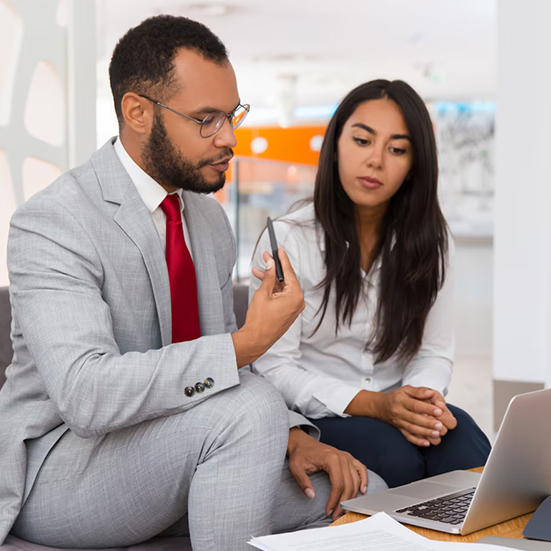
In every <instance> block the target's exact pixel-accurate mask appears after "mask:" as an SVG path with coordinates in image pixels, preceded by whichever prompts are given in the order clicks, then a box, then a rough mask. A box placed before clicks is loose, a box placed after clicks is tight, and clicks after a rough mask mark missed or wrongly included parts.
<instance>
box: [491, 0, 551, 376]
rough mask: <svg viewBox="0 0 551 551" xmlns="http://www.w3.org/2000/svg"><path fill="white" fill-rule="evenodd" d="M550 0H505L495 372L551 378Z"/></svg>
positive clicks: (499, 108)
mask: <svg viewBox="0 0 551 551" xmlns="http://www.w3.org/2000/svg"><path fill="white" fill-rule="evenodd" d="M550 219H551V2H548V1H542V0H523V1H522V2H519V1H518V0H499V2H498V92H497V119H496V212H495V237H494V254H495V258H494V273H495V279H494V368H493V375H494V379H501V380H509V381H527V382H545V383H546V384H548V381H549V378H550V356H551V355H550V345H551V338H550V325H551V324H550V312H551V299H550V292H549V290H550V288H551V271H550V260H551V239H550V236H551V227H550Z"/></svg>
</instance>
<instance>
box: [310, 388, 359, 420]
mask: <svg viewBox="0 0 551 551" xmlns="http://www.w3.org/2000/svg"><path fill="white" fill-rule="evenodd" d="M360 390H361V389H360V388H355V387H351V386H339V387H338V388H335V387H332V388H328V389H327V390H323V391H317V392H315V393H314V394H313V396H314V398H315V399H316V400H318V401H319V402H321V403H322V404H324V405H325V407H326V408H327V409H329V410H330V411H331V412H333V413H334V414H335V415H337V416H339V417H349V415H348V414H347V413H344V410H345V409H346V408H347V407H348V404H350V402H351V401H352V400H353V399H354V398H355V396H356V394H358V392H360Z"/></svg>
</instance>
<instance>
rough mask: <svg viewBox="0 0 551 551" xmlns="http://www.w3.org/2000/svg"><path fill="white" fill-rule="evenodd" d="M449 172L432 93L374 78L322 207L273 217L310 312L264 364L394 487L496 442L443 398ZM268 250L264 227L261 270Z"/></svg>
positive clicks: (447, 358) (335, 140)
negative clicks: (441, 189)
mask: <svg viewBox="0 0 551 551" xmlns="http://www.w3.org/2000/svg"><path fill="white" fill-rule="evenodd" d="M437 182H438V162H437V154H436V144H435V139H434V131H433V128H432V123H431V120H430V116H429V113H428V111H427V109H426V107H425V105H424V103H423V101H422V100H421V98H420V97H419V95H418V94H417V93H416V92H415V91H414V90H413V89H412V88H411V87H410V86H409V85H408V84H406V83H405V82H402V81H398V80H396V81H392V82H391V81H387V80H375V81H372V82H368V83H366V84H362V85H361V86H358V87H357V88H355V89H354V90H352V91H351V92H350V93H349V94H348V95H347V96H346V97H345V98H344V100H343V101H342V103H341V104H340V105H339V107H338V109H337V111H336V112H335V114H334V116H333V118H332V119H331V121H330V123H329V126H328V128H327V132H326V135H325V138H324V142H323V147H322V150H321V155H320V162H319V170H318V173H317V177H316V185H315V191H314V200H313V203H312V202H311V203H310V204H307V205H306V206H302V207H301V208H300V209H298V210H295V211H294V212H292V213H290V214H288V215H286V216H284V217H282V218H280V219H279V220H277V221H276V222H275V224H274V225H275V231H276V234H277V237H278V239H279V244H280V245H281V246H282V247H283V248H284V249H285V250H286V252H287V254H288V255H289V258H290V259H291V262H292V264H293V267H294V269H295V271H296V274H297V276H298V278H299V281H300V284H301V287H302V289H303V292H304V297H305V303H306V308H305V310H304V312H303V313H302V314H301V316H300V317H299V318H298V319H297V321H296V322H295V323H294V324H293V326H292V327H291V328H290V329H289V331H288V332H287V333H286V334H285V335H284V337H282V338H281V339H280V341H278V342H277V343H276V344H275V345H274V346H273V347H272V348H271V349H270V350H269V351H268V352H267V353H266V354H265V355H264V356H263V357H261V358H260V359H259V360H258V361H257V362H256V363H255V366H254V369H255V371H256V372H257V373H259V374H261V375H263V376H264V377H266V378H267V379H269V380H270V381H272V383H273V384H274V385H275V386H276V387H277V388H278V389H279V390H280V392H281V394H282V395H283V397H284V398H285V401H286V402H287V405H288V406H289V407H291V408H293V409H295V410H297V411H300V412H301V413H303V414H304V415H306V416H307V417H309V418H310V419H311V420H312V421H313V422H314V423H315V424H316V425H317V426H318V427H319V428H320V429H321V439H322V441H323V442H326V443H327V444H331V445H332V446H335V447H337V448H340V449H343V450H346V451H348V452H350V453H351V454H352V455H354V456H355V457H356V458H357V459H359V460H360V461H362V462H363V463H365V465H367V467H368V468H370V469H371V470H373V471H375V472H377V473H378V474H380V475H381V476H382V477H383V478H384V479H385V481H386V482H387V483H388V484H389V486H391V487H393V486H397V485H400V484H405V483H408V482H411V481H413V480H417V479H420V478H423V477H426V476H432V475H435V474H440V473H443V472H447V471H450V470H453V469H467V468H471V467H478V466H481V465H483V464H484V463H485V461H486V458H487V456H488V453H489V451H490V444H489V442H488V439H487V438H486V437H485V435H484V434H483V433H482V431H481V430H480V429H479V427H478V426H477V425H476V423H475V422H474V421H473V419H472V418H471V417H470V416H469V415H468V414H467V413H465V412H464V411H462V410H461V409H459V408H457V407H454V406H452V405H450V404H446V401H445V399H444V395H445V393H446V392H447V387H448V385H449V382H450V379H451V372H452V366H453V348H454V337H453V328H452V294H453V241H452V239H451V237H450V235H449V233H448V228H447V225H446V222H445V220H444V217H443V216H442V212H441V210H440V206H439V204H438V194H437ZM265 250H270V247H269V242H268V236H267V235H266V232H265V233H264V234H263V235H262V236H261V239H260V242H259V246H258V247H257V250H256V252H255V256H254V258H253V273H254V274H255V275H257V277H261V275H262V272H261V268H262V266H263V261H262V252H263V251H265ZM252 280H253V281H252V283H251V292H254V291H255V290H256V287H257V286H258V284H259V283H258V280H257V278H252Z"/></svg>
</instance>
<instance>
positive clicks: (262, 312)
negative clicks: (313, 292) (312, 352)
mask: <svg viewBox="0 0 551 551" xmlns="http://www.w3.org/2000/svg"><path fill="white" fill-rule="evenodd" d="M278 254H279V259H280V261H281V267H282V268H283V275H284V277H285V281H284V282H283V283H279V282H278V281H277V279H276V273H275V265H274V260H273V258H272V257H271V256H270V255H269V254H268V253H267V252H265V253H264V255H263V257H264V261H265V262H266V271H265V272H262V271H261V270H257V269H255V270H254V273H255V275H256V276H257V277H258V278H259V279H262V284H261V285H260V287H259V288H258V289H257V291H256V293H255V294H254V296H253V299H252V301H251V303H250V304H249V309H248V310H247V318H246V319H245V325H243V327H242V328H241V329H240V330H239V331H237V332H236V333H233V334H232V339H233V345H234V347H235V356H236V358H237V366H238V367H243V366H244V365H248V364H250V363H252V362H254V361H255V360H256V359H257V358H259V357H260V356H262V354H264V352H266V350H268V349H269V348H270V347H271V346H272V345H273V344H274V343H275V342H276V341H277V340H278V339H279V338H280V337H282V336H283V335H284V334H285V332H286V331H287V329H289V327H290V326H291V325H292V323H293V322H294V321H295V320H296V319H297V317H298V315H299V314H300V313H301V312H302V310H304V296H303V294H302V290H301V288H300V285H299V284H298V280H297V276H296V275H295V272H294V270H293V267H292V266H291V263H290V262H289V257H288V256H287V253H286V252H285V251H284V250H283V249H282V248H280V249H279V250H278Z"/></svg>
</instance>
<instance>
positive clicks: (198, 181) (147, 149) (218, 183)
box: [142, 113, 233, 193]
mask: <svg viewBox="0 0 551 551" xmlns="http://www.w3.org/2000/svg"><path fill="white" fill-rule="evenodd" d="M231 157H233V151H232V150H231V149H229V148H227V149H226V150H225V151H223V153H222V154H221V155H219V156H218V157H217V158H210V159H204V160H203V161H199V162H198V163H194V162H192V161H190V160H189V159H186V158H185V157H184V156H183V155H182V154H181V153H179V152H178V151H177V150H176V148H175V147H174V146H173V145H172V142H171V141H170V138H169V137H168V135H167V132H166V128H165V125H164V123H163V119H162V117H161V116H160V115H159V114H157V113H155V115H154V118H153V126H152V128H151V134H150V136H149V140H148V141H147V143H146V144H145V145H144V147H143V150H142V160H143V162H144V165H145V169H146V172H147V173H148V174H149V175H150V176H151V177H152V178H153V179H154V180H155V181H156V182H158V183H159V184H164V185H169V186H173V187H177V188H181V189H185V190H187V191H194V192H196V193H214V192H216V191H218V190H220V189H222V188H223V187H224V184H225V182H226V174H225V173H224V172H221V173H220V176H218V177H217V178H216V180H214V181H213V182H207V181H206V180H205V178H204V176H203V175H202V174H201V171H200V169H201V168H202V167H204V166H206V165H210V164H213V163H216V162H219V161H221V160H223V159H227V158H231Z"/></svg>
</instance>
